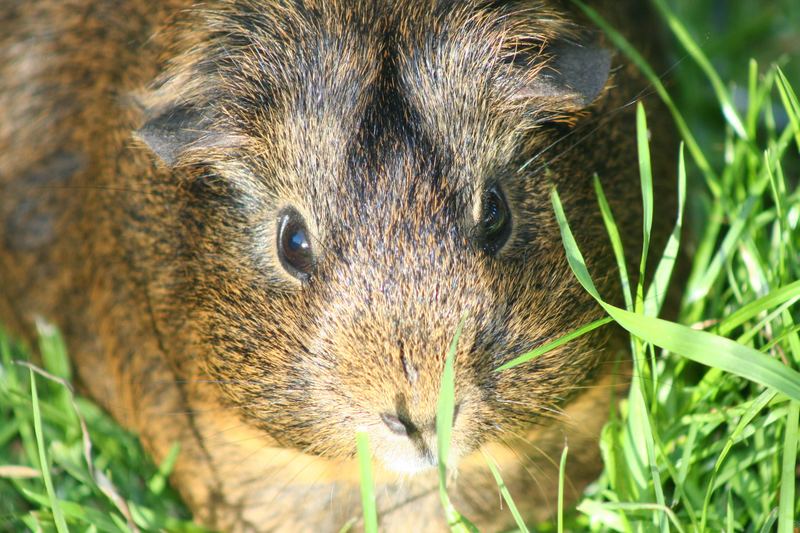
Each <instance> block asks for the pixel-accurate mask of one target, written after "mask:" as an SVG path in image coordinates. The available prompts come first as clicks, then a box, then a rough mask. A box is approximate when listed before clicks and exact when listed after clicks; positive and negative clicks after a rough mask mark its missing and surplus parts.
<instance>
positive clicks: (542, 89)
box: [515, 40, 611, 112]
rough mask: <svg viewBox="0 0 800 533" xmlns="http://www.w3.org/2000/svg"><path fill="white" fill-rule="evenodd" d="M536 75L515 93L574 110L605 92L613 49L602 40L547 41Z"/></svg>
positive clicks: (552, 108) (542, 104)
mask: <svg viewBox="0 0 800 533" xmlns="http://www.w3.org/2000/svg"><path fill="white" fill-rule="evenodd" d="M540 57H543V58H544V61H543V62H542V63H540V64H539V65H538V68H537V69H536V71H535V75H534V77H533V78H532V79H531V80H530V81H529V82H528V83H526V85H525V87H524V88H523V89H522V90H520V91H519V92H518V93H517V94H516V95H515V96H516V98H519V99H535V100H536V101H537V103H538V105H539V106H540V107H541V108H542V109H545V110H547V111H565V112H575V111H580V110H582V109H584V108H586V107H588V106H589V105H590V104H591V103H592V102H594V101H595V99H597V97H598V96H599V95H600V93H601V92H602V90H603V88H604V87H605V85H606V82H607V81H608V77H609V74H610V71H611V52H610V51H608V50H606V49H605V48H602V47H601V46H600V45H599V43H597V42H594V41H591V42H583V43H576V42H571V41H567V40H559V41H555V42H552V43H550V44H548V45H547V46H546V47H545V49H544V50H543V53H542V55H541V56H540Z"/></svg>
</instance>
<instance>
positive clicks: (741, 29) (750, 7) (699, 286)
mask: <svg viewBox="0 0 800 533" xmlns="http://www.w3.org/2000/svg"><path fill="white" fill-rule="evenodd" d="M793 1H794V0H786V1H783V2H781V1H775V2H771V3H768V4H765V3H762V2H758V1H756V0H740V1H737V2H727V3H724V4H725V5H726V9H725V10H724V13H725V14H724V15H723V16H718V14H715V13H717V12H716V11H715V10H714V7H715V6H716V5H718V3H715V2H714V0H697V1H694V2H690V1H688V0H681V1H677V0H676V1H672V2H668V1H666V0H654V4H655V5H656V6H657V9H658V11H659V13H660V14H661V16H662V20H663V22H664V27H665V29H666V30H665V31H668V32H670V33H671V34H672V35H673V36H674V42H675V46H674V48H673V50H674V52H673V59H674V60H675V61H678V64H677V66H676V67H675V68H674V69H673V70H672V71H671V72H670V73H669V74H668V75H667V76H665V77H663V78H662V77H660V76H659V75H658V74H657V73H656V72H655V71H654V70H653V69H650V68H649V67H648V66H647V65H646V64H645V63H644V59H642V58H641V57H639V56H638V55H637V54H636V52H635V50H633V49H632V48H631V47H630V46H629V45H627V44H626V43H625V42H624V41H623V40H622V38H621V37H620V36H619V35H617V34H615V33H614V32H613V29H611V28H608V27H605V28H604V29H605V30H606V31H607V32H608V33H609V35H610V36H611V38H612V40H614V41H615V43H616V44H617V46H618V47H619V48H620V49H621V50H622V53H626V54H629V55H631V56H632V58H633V59H634V61H636V62H637V63H639V64H640V67H641V68H642V69H643V70H644V71H645V72H646V73H647V74H648V76H649V77H650V78H651V82H652V83H653V87H654V90H655V92H656V93H657V96H656V97H660V98H662V99H664V100H667V105H668V107H669V109H670V111H671V112H672V115H673V117H674V118H675V120H676V123H677V125H678V130H679V132H680V134H681V137H682V139H683V142H684V146H685V150H684V149H682V150H681V152H680V153H679V154H678V153H676V154H675V169H674V173H673V174H671V175H667V176H660V175H659V176H653V175H652V169H651V167H650V164H649V146H648V138H647V135H646V132H647V127H646V118H647V113H646V112H647V106H648V105H650V104H648V103H647V102H646V103H645V105H644V106H641V107H639V109H638V110H637V126H638V132H639V135H638V139H637V141H638V152H639V158H640V171H641V189H642V196H643V202H644V206H645V210H644V211H645V216H644V219H643V223H642V227H643V231H644V237H645V238H644V247H643V249H642V250H637V251H634V250H630V249H629V248H626V246H625V238H626V236H625V235H621V234H620V233H619V232H618V231H617V230H616V224H615V221H614V213H613V212H612V211H611V209H610V207H609V204H608V202H606V201H605V197H604V194H603V189H602V184H603V181H604V176H597V178H596V181H595V189H596V192H597V196H598V204H597V209H598V210H599V212H601V213H602V215H603V219H604V222H605V226H606V229H607V230H608V233H609V239H610V242H611V244H612V246H613V249H614V253H615V257H616V258H617V260H618V262H619V264H620V267H621V269H620V270H621V273H620V275H621V276H622V287H623V291H624V294H623V296H624V299H623V301H624V302H625V307H624V308H621V307H615V306H612V305H611V304H609V303H608V301H607V300H609V299H610V296H612V295H605V294H600V293H599V292H598V291H597V289H596V288H595V287H594V285H593V283H592V273H591V272H589V271H588V270H587V268H586V266H585V264H584V263H583V261H582V258H581V254H580V250H579V249H578V247H577V245H576V244H575V240H574V239H573V237H572V231H571V230H570V228H569V220H568V219H567V218H566V216H565V215H564V213H563V211H562V210H561V209H560V201H559V198H558V191H554V193H553V207H554V210H555V212H556V214H557V218H558V220H559V224H560V227H561V230H562V236H563V241H564V245H565V249H566V250H567V253H568V257H569V260H570V265H571V267H572V269H573V272H574V273H575V275H576V276H577V278H578V279H579V281H580V282H581V283H582V284H583V286H584V287H585V289H586V290H587V291H588V292H589V293H591V294H592V295H593V296H594V297H595V298H596V300H597V302H598V305H601V306H602V307H603V308H604V309H605V310H606V312H607V314H608V317H606V318H604V319H602V320H599V321H597V322H594V323H592V324H587V325H585V326H584V327H583V328H580V329H579V330H577V331H576V332H574V333H573V334H571V335H568V336H567V337H565V338H563V339H557V340H555V341H553V342H550V343H548V344H547V345H545V346H542V347H540V348H537V349H536V350H534V351H533V352H531V353H528V354H521V355H520V357H519V358H517V359H516V360H514V361H512V362H511V363H509V364H508V365H506V366H505V367H504V368H507V367H510V366H513V365H518V364H524V363H526V362H527V361H530V360H531V359H533V358H535V357H538V356H540V355H541V354H542V353H545V352H546V351H547V350H549V349H553V348H555V347H556V346H558V345H560V344H563V343H565V342H569V341H570V340H572V339H574V338H575V337H577V336H580V335H582V334H585V333H587V332H589V331H591V330H592V329H594V328H597V327H601V326H603V325H605V324H607V323H608V322H611V321H615V322H617V323H618V324H619V325H621V326H622V327H623V328H624V329H626V330H628V331H629V332H630V333H631V343H630V345H631V354H632V357H633V363H634V374H635V379H634V380H633V383H632V385H631V388H630V392H629V394H628V396H627V398H625V399H623V401H622V402H621V403H620V405H619V409H618V412H615V413H614V416H612V418H611V420H610V421H609V423H608V424H607V426H606V427H605V429H604V431H603V434H602V438H601V442H600V443H599V446H600V448H601V451H602V454H603V457H604V460H605V463H606V470H605V471H604V473H603V474H602V476H601V477H600V479H598V480H597V481H596V482H595V483H594V484H592V485H591V486H590V487H589V488H588V489H587V491H586V493H585V494H584V496H583V499H582V500H581V501H580V503H579V505H578V507H577V509H576V510H575V509H573V510H570V509H566V510H563V511H560V512H559V514H558V516H557V517H555V518H554V521H553V522H552V523H546V524H527V526H526V525H525V524H524V522H523V521H522V517H521V516H519V513H517V512H515V511H516V505H515V504H514V499H515V498H516V499H517V500H520V499H522V498H523V497H524V495H517V494H511V493H509V492H508V490H507V489H506V487H505V485H504V484H503V482H502V479H501V477H500V473H499V472H498V471H497V469H496V468H495V465H494V464H493V463H492V462H491V458H488V457H487V468H488V469H490V470H491V471H492V472H493V474H494V475H495V479H496V481H497V484H498V493H499V494H500V495H501V496H502V497H503V499H504V500H505V502H506V506H505V507H506V508H507V509H506V510H504V511H502V512H505V513H509V519H510V520H514V521H516V523H517V525H518V529H519V530H520V531H525V530H526V528H527V529H530V530H538V531H559V532H560V531H623V532H629V531H630V532H639V531H641V532H650V531H676V532H682V531H686V532H700V531H742V532H762V531H764V532H767V531H769V532H771V531H776V530H777V531H779V532H780V533H790V532H792V531H793V528H794V524H795V522H794V521H795V520H800V497H798V493H797V483H798V482H797V479H798V475H797V472H798V463H797V451H798V441H799V439H800V429H798V418H799V417H800V374H798V370H800V305H798V302H800V281H798V280H800V255H799V254H798V252H799V251H800V188H798V181H800V180H799V179H798V178H799V176H800V157H798V154H800V103H798V97H797V92H798V90H800V64H798V60H797V59H794V60H793V61H789V60H788V58H790V57H791V56H792V54H794V56H795V57H800V44H798V42H800V10H798V9H796V8H794V9H793V8H792V3H793ZM589 5H591V4H589ZM587 11H589V12H590V14H591V10H590V9H588V8H587ZM595 18H596V21H597V22H598V24H599V25H600V26H601V27H603V22H602V21H601V20H600V19H599V18H597V17H595ZM755 45H757V46H755ZM751 58H753V59H751ZM652 135H654V136H658V135H659V132H658V131H653V132H652ZM684 152H685V153H684ZM655 179H658V180H664V179H670V180H675V181H676V182H677V183H678V184H679V190H680V199H681V201H680V202H679V204H680V209H679V210H678V212H677V213H676V212H670V213H665V212H662V211H660V210H659V205H658V203H657V202H656V201H654V198H653V192H652V181H653V180H655ZM632 186H634V184H632ZM655 217H659V218H665V217H666V218H668V219H670V220H673V221H674V222H675V230H674V231H673V232H672V234H671V237H670V239H669V241H668V243H667V247H666V248H665V249H664V250H659V249H653V248H652V247H650V246H649V242H650V238H649V236H650V235H649V234H650V227H651V226H652V221H653V219H654V218H655ZM682 229H683V230H685V231H681V230H682ZM632 253H639V254H641V257H642V260H641V262H640V272H639V273H638V274H641V270H643V269H644V268H645V265H655V268H654V269H653V270H652V271H650V272H647V273H646V274H647V276H642V275H637V276H631V278H630V279H634V278H635V279H639V280H645V279H648V280H651V281H650V282H649V284H648V285H646V286H645V285H644V284H642V283H641V282H640V283H639V284H637V285H636V286H632V284H631V283H630V281H629V273H628V272H627V271H626V270H625V268H624V260H623V259H622V258H623V257H624V255H625V254H628V255H630V254H632ZM678 253H683V254H685V255H686V256H688V257H689V258H690V259H691V261H690V262H691V264H690V268H689V274H688V276H686V279H682V280H677V282H679V283H682V285H683V286H682V287H681V293H682V295H683V299H682V302H681V305H680V311H679V316H678V319H677V321H676V322H669V321H665V320H662V319H659V318H658V314H659V312H660V309H661V307H662V305H663V302H664V300H665V295H666V291H667V286H668V284H669V283H670V282H672V283H675V282H676V280H673V279H672V278H674V277H675V276H673V274H672V273H673V270H674V267H675V258H676V257H677V256H678ZM646 256H650V257H654V258H655V259H656V260H655V261H649V262H648V261H647V260H646ZM41 332H42V338H41V343H40V346H39V351H40V352H41V354H42V359H41V366H42V369H41V370H38V369H37V370H35V371H34V370H33V369H32V368H31V367H29V366H25V365H24V364H21V363H18V362H15V361H25V360H28V359H29V357H28V354H27V353H26V351H25V350H23V349H22V348H21V347H20V346H18V345H16V344H13V343H12V341H11V340H10V339H8V338H6V337H5V336H3V335H2V334H0V531H4V530H6V531H17V530H20V529H31V530H43V531H64V530H65V529H66V528H69V529H70V530H88V531H132V530H135V529H140V530H143V531H145V530H146V531H151V530H161V529H166V530H169V531H200V530H202V529H201V528H199V527H198V526H196V525H193V524H192V523H191V522H190V517H189V515H188V513H187V511H186V510H185V508H184V507H183V506H182V505H181V503H180V501H179V499H178V498H177V496H176V495H175V493H174V492H172V491H171V490H170V488H169V486H168V484H167V483H166V479H167V477H168V475H169V471H170V469H171V466H172V464H173V463H174V460H175V457H176V456H177V454H178V453H179V450H178V449H177V448H175V449H174V450H173V453H172V454H171V455H170V458H169V459H167V460H166V461H165V462H164V464H162V465H153V464H151V463H150V462H149V461H148V459H147V457H146V455H145V454H144V453H143V451H142V449H141V447H140V446H139V445H138V442H137V441H136V439H135V438H134V436H132V435H130V434H129V433H127V432H126V431H125V430H123V429H120V428H119V427H118V426H117V425H116V424H115V423H114V422H113V421H112V420H111V419H110V418H109V417H108V416H107V415H105V414H104V413H103V412H102V411H101V410H100V409H98V408H97V407H96V406H95V405H94V404H93V403H92V402H91V401H89V400H87V399H86V398H82V397H79V396H78V397H76V396H75V395H74V394H73V392H72V390H71V388H70V385H69V381H70V379H71V371H70V367H69V362H68V359H67V357H66V354H65V350H64V347H63V344H62V343H61V341H60V339H59V338H58V336H57V335H56V334H55V333H54V332H53V331H52V330H51V329H49V328H47V327H42V328H41ZM457 342H458V334H457V333H456V334H455V335H454V338H453V343H452V344H451V347H450V350H449V352H448V359H447V367H446V372H445V374H444V375H443V376H442V389H441V390H442V391H443V394H442V395H441V398H440V406H439V407H440V416H439V417H437V430H438V433H439V442H438V450H439V453H440V454H441V456H442V457H444V456H446V454H447V448H448V445H449V432H450V428H451V425H452V414H453V397H452V390H453V383H452V380H453V376H452V359H453V356H454V354H455V347H456V345H457ZM498 371H503V368H501V369H498ZM354 439H355V436H354ZM358 448H359V451H360V458H361V459H362V461H361V465H360V467H361V471H362V473H363V475H364V478H365V483H364V484H363V491H362V495H363V501H364V502H365V505H364V507H365V512H366V520H365V523H366V524H368V530H374V529H373V526H374V524H375V516H376V514H375V513H376V510H375V508H374V494H373V492H372V483H371V481H370V478H371V473H370V471H371V469H370V468H369V461H368V459H369V454H368V442H367V441H366V439H365V438H363V437H362V438H361V439H360V441H359V446H358ZM568 461H569V454H567V453H566V450H565V452H564V454H563V455H562V460H561V469H560V470H561V475H560V480H561V486H562V487H563V482H564V481H563V472H564V464H565V462H568ZM440 464H441V465H442V466H441V469H440V486H441V491H440V495H441V498H442V502H443V505H444V506H445V509H446V511H447V513H446V514H447V517H448V519H449V520H450V523H451V524H452V526H453V529H454V530H457V531H459V530H460V531H470V530H471V529H472V527H473V526H472V525H471V524H470V523H469V521H468V520H466V518H468V517H462V516H461V515H460V514H459V513H458V511H457V509H455V508H454V507H453V506H452V504H451V503H450V500H449V498H448V496H447V491H446V481H447V472H446V468H445V466H446V465H445V464H444V461H441V462H440ZM562 490H563V489H562ZM559 496H560V494H559ZM343 525H344V524H343Z"/></svg>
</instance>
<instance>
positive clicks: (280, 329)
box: [0, 0, 643, 531]
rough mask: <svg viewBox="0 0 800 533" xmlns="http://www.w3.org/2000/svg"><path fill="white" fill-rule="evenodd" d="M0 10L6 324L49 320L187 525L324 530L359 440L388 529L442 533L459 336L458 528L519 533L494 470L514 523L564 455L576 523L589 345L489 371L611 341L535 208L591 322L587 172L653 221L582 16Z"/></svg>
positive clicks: (309, 9) (441, 8)
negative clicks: (643, 206)
mask: <svg viewBox="0 0 800 533" xmlns="http://www.w3.org/2000/svg"><path fill="white" fill-rule="evenodd" d="M602 4H603V3H601V7H602ZM618 4H619V3H617V2H608V5H609V6H614V7H610V9H607V10H606V12H607V13H608V14H609V16H611V17H612V19H613V20H617V21H619V20H624V18H622V17H620V16H619V13H615V11H621V10H622V8H620V7H617V6H618ZM2 12H3V13H4V15H3V16H2V18H1V19H0V30H2V31H0V109H2V114H0V187H2V197H0V283H2V287H3V295H2V296H3V298H2V299H0V313H2V316H1V317H0V318H2V320H3V321H4V322H5V323H7V324H9V325H10V326H11V327H12V329H14V330H15V331H17V332H19V333H20V334H22V335H30V334H31V331H32V327H31V325H32V323H33V320H34V319H35V318H36V317H43V318H44V319H46V320H50V321H53V322H54V323H56V324H57V325H58V326H59V327H60V328H61V329H62V331H63V333H64V335H65V338H66V340H67V342H68V346H69V350H70V354H71V356H72V358H73V360H74V363H75V366H76V372H77V376H78V379H79V384H80V386H81V387H82V389H83V390H85V391H86V392H88V393H89V394H90V395H91V396H92V397H94V398H95V399H96V400H97V401H98V402H99V403H100V404H101V405H103V406H104V407H105V408H106V409H108V410H109V411H110V412H111V413H112V414H113V415H114V417H115V418H116V419H117V420H119V421H120V422H121V423H122V424H124V425H125V426H127V427H129V428H131V429H132V430H133V431H135V432H137V433H138V434H139V435H140V436H141V438H142V440H143V442H144V444H145V446H146V447H147V449H148V450H149V451H150V452H151V453H152V454H153V455H154V457H155V458H156V460H158V459H160V458H162V457H164V455H165V454H166V453H167V451H168V450H169V448H170V446H171V444H172V443H173V442H179V443H180V445H181V453H180V457H179V460H178V463H177V465H176V469H175V472H174V475H173V481H174V483H175V485H176V487H177V488H178V489H179V490H180V492H181V493H182V495H183V497H184V498H185V499H186V501H187V503H188V504H189V505H190V507H191V508H192V510H193V511H194V513H195V514H196V516H197V517H198V519H199V520H201V521H202V522H204V523H206V524H208V525H210V526H213V527H218V528H222V529H227V530H241V531H244V530H286V531H299V530H314V531H338V530H339V528H340V527H341V526H342V525H343V524H345V523H346V522H348V521H349V520H350V519H352V518H356V519H358V517H359V515H360V500H359V492H358V479H357V477H358V476H357V468H356V467H355V466H354V460H353V457H354V453H355V433H356V431H357V430H365V431H367V433H368V434H369V437H370V443H371V446H372V450H373V452H374V454H375V458H376V467H377V468H378V473H377V479H376V483H377V490H376V493H377V495H378V507H379V513H380V518H381V527H382V529H385V530H387V531H394V530H396V531H411V530H419V531H428V530H430V531H437V530H441V529H445V528H446V522H445V518H444V515H443V512H442V510H441V508H440V503H439V496H438V493H437V490H436V487H437V478H436V470H435V466H436V461H437V459H436V456H437V454H436V437H435V417H436V403H437V399H438V390H439V380H440V376H441V372H442V369H443V366H444V360H445V353H446V351H447V347H448V344H449V342H450V340H451V339H452V337H453V334H454V332H455V330H456V327H457V326H458V324H459V323H460V322H461V321H462V320H463V333H462V335H461V339H460V341H459V344H458V348H457V352H456V358H455V368H456V393H455V394H456V398H455V399H456V404H457V409H456V415H455V419H454V429H453V445H452V452H451V455H450V457H449V458H448V462H449V463H451V465H452V467H453V468H452V470H453V472H454V475H453V476H452V479H451V480H450V485H451V486H450V493H451V497H452V499H453V500H454V502H455V505H456V507H457V508H458V509H459V510H460V511H462V512H463V513H464V514H465V515H466V516H467V517H469V518H470V519H471V520H473V521H474V522H475V523H476V524H477V525H478V526H479V527H481V528H482V529H485V530H497V529H500V528H503V527H505V526H507V525H509V523H510V517H509V516H508V515H507V514H506V513H505V512H504V511H501V510H500V506H499V503H498V497H497V489H496V486H495V484H494V481H493V479H492V476H491V473H490V472H489V470H488V469H487V467H486V465H485V461H484V459H483V455H482V454H481V451H485V452H488V453H489V454H490V455H491V456H492V457H494V459H495V460H496V461H497V462H498V463H499V465H500V467H501V471H502V473H503V476H504V479H505V482H506V484H507V485H508V487H509V489H510V490H511V493H512V494H514V495H519V497H517V504H518V505H519V506H520V508H521V511H522V513H523V515H524V516H525V517H526V518H528V519H531V520H536V519H541V518H544V517H546V516H548V515H549V514H550V513H551V512H552V510H553V509H554V506H555V503H556V487H557V479H558V475H557V468H556V467H555V466H553V465H554V464H555V463H554V461H556V459H557V458H558V456H559V455H560V451H561V448H562V446H563V444H564V442H565V441H566V442H567V443H568V444H569V446H570V456H569V462H568V475H569V478H570V480H571V485H570V486H568V488H567V492H568V495H567V496H568V499H574V498H575V497H576V496H577V495H578V494H579V493H580V490H581V489H582V487H583V486H584V485H585V484H586V483H587V482H588V481H590V480H591V479H592V478H593V477H595V476H596V475H597V473H598V472H599V468H600V464H599V451H598V447H597V444H596V441H597V436H598V435H599V432H600V430H601V428H602V425H603V423H604V421H605V418H606V414H607V413H608V411H609V404H610V401H611V399H610V397H611V395H610V391H611V389H612V388H613V387H614V384H615V383H618V382H619V381H620V380H619V379H615V376H614V375H613V374H614V373H613V371H612V370H611V369H612V363H613V361H612V359H613V357H612V355H613V354H612V352H613V350H612V349H611V348H609V347H608V345H607V341H608V339H607V335H606V334H604V333H603V332H601V331H598V332H596V333H594V334H592V335H588V336H585V337H582V338H580V339H578V340H576V341H574V342H572V343H570V344H567V345H566V346H563V347H561V348H559V349H557V350H554V351H552V352H550V353H548V354H546V355H544V356H542V357H540V358H538V359H536V360H534V361H531V362H529V363H527V364H525V365H521V366H518V367H515V368H513V369H511V370H508V371H504V372H496V369H497V367H499V366H500V365H502V364H503V363H504V362H507V361H509V360H511V359H512V358H514V357H515V356H517V355H520V354H522V353H524V352H526V351H528V350H530V349H532V348H534V347H536V346H538V345H540V344H542V343H543V342H546V341H547V340H551V339H555V338H557V337H558V336H560V335H563V334H564V333H566V332H568V331H570V330H572V329H574V328H576V327H578V326H580V325H583V324H585V323H587V322H589V321H591V320H594V319H597V318H598V317H599V316H601V315H600V310H599V308H598V307H597V306H596V305H595V304H594V302H593V301H592V299H591V297H590V296H588V295H587V294H585V293H584V292H583V291H582V289H581V288H580V286H579V285H578V283H577V281H576V280H575V279H574V277H573V275H572V274H571V272H570V270H569V267H568V266H567V263H566V260H565V256H564V252H563V249H562V245H561V241H560V237H559V231H558V226H557V224H556V222H555V218H554V216H553V214H552V209H551V207H550V200H549V194H550V190H551V187H552V186H556V187H557V188H558V190H559V192H560V194H561V197H562V199H563V201H564V204H565V208H566V210H567V214H568V216H569V219H570V222H571V225H572V227H573V228H574V231H575V233H576V236H577V238H578V240H579V243H580V244H581V245H582V247H583V251H584V254H585V255H586V259H587V262H588V264H589V268H590V271H591V272H592V273H593V274H594V275H595V276H596V279H595V281H596V283H597V284H598V286H599V287H601V289H602V290H603V291H604V292H606V293H608V294H610V293H613V292H615V291H616V290H617V289H616V285H615V283H616V281H615V280H616V278H617V274H616V270H615V269H614V267H613V264H614V263H613V258H612V254H611V253H610V247H609V245H608V244H607V242H608V240H607V238H606V237H605V230H604V229H603V224H602V221H601V220H600V218H599V216H598V214H597V209H596V207H595V206H596V201H595V199H594V191H593V188H592V177H593V175H594V174H595V173H597V174H598V175H599V176H600V178H601V180H602V182H603V184H604V186H605V189H606V194H607V195H608V197H609V200H610V201H611V204H612V207H613V208H614V210H615V214H616V215H617V218H618V221H619V222H620V225H621V226H622V227H623V228H635V227H636V223H637V222H638V218H639V216H640V209H639V207H638V206H639V204H640V201H639V198H638V186H637V185H636V179H637V177H636V175H637V174H636V157H635V149H634V146H633V119H632V115H631V114H630V113H627V112H625V106H626V104H628V103H629V102H630V101H631V98H632V97H633V96H634V94H635V92H636V91H638V90H641V88H642V87H643V84H642V83H641V81H640V80H638V78H637V76H636V74H635V72H634V71H633V70H632V69H630V68H629V67H624V68H620V69H617V70H616V71H614V73H613V74H612V73H611V72H612V70H611V68H612V65H616V64H618V63H619V58H616V57H612V54H611V53H610V52H609V51H608V50H607V46H608V45H607V44H605V43H604V42H603V40H602V37H601V36H600V35H599V34H597V33H596V32H594V31H591V30H589V29H587V28H586V27H585V21H582V20H581V19H580V18H579V17H578V15H577V14H576V13H575V12H573V11H572V8H571V7H570V3H569V2H563V3H562V2H555V1H552V2H551V1H519V2H515V1H510V0H509V1H507V2H506V1H500V2H479V1H472V0H465V1H463V2H434V1H432V2H402V1H398V2H379V1H375V2H371V1H367V2H356V1H353V2H345V1H333V2H330V1H323V0H320V1H316V0H307V1H303V2H284V1H278V0H239V1H221V0H220V1H211V2H206V3H203V4H199V5H196V4H195V3H193V2H189V1H186V0H169V1H166V2H159V3H158V4H157V5H156V4H153V3H150V2H142V1H135V0H129V1H125V2H111V1H105V0H93V1H90V0H68V1H60V2H55V1H49V0H37V1H34V2H24V3H17V2H10V1H4V2H2ZM609 76H611V78H610V80H609ZM630 233H631V234H632V235H635V232H633V231H631V232H630Z"/></svg>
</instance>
